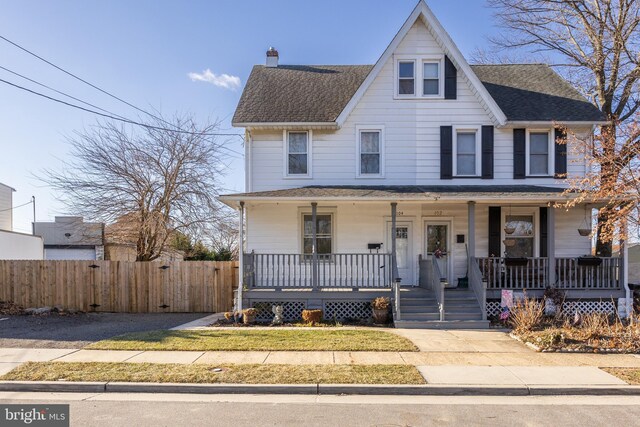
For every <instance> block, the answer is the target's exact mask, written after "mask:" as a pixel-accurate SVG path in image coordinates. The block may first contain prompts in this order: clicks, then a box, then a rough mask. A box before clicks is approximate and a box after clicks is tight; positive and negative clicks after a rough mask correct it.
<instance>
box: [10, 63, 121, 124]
mask: <svg viewBox="0 0 640 427" xmlns="http://www.w3.org/2000/svg"><path fill="white" fill-rule="evenodd" d="M0 69H2V70H5V71H7V72H9V73H11V74H13V75H15V76H18V77H21V78H23V79H25V80H27V81H29V82H31V83H35V84H37V85H38V86H42V87H44V88H46V89H49V90H51V91H53V92H55V93H58V94H60V95H63V96H66V97H67V98H71V99H73V100H74V101H78V102H81V103H83V104H85V105H88V106H90V107H93V108H96V109H98V110H100V111H104V112H105V113H108V114H111V115H113V116H117V117H121V118H123V119H124V117H123V116H121V115H119V114H115V113H112V112H111V111H109V110H105V109H104V108H100V107H98V106H97V105H93V104H91V103H89V102H86V101H83V100H81V99H79V98H76V97H75V96H72V95H69V94H66V93H64V92H62V91H59V90H57V89H54V88H52V87H51V86H47V85H46V84H44V83H40V82H38V81H36V80H33V79H31V78H29V77H27V76H25V75H22V74H20V73H18V72H16V71H13V70H10V69H8V68H6V67H3V66H2V65H0Z"/></svg>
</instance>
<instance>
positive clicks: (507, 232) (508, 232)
mask: <svg viewBox="0 0 640 427" xmlns="http://www.w3.org/2000/svg"><path fill="white" fill-rule="evenodd" d="M504 232H505V233H506V234H513V233H515V232H516V228H515V227H505V228H504Z"/></svg>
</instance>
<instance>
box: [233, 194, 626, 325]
mask: <svg viewBox="0 0 640 427" xmlns="http://www.w3.org/2000/svg"><path fill="white" fill-rule="evenodd" d="M305 189H306V190H307V191H306V192H304V194H305V197H303V196H302V194H296V192H295V191H294V192H292V191H291V190H289V196H288V197H284V195H283V194H281V195H279V196H278V194H277V193H278V191H275V192H268V194H267V195H261V193H253V194H252V193H248V194H245V195H237V196H234V197H237V199H236V200H229V199H226V200H225V199H224V198H223V200H225V202H227V203H228V204H230V205H232V206H234V207H236V208H238V210H239V212H240V216H241V221H240V223H241V224H243V226H242V227H241V230H240V232H241V234H242V235H243V236H244V235H245V233H246V238H244V237H243V241H244V250H243V256H242V259H241V273H240V275H241V278H240V280H241V282H240V283H241V287H240V289H239V291H238V306H239V307H242V306H243V305H244V306H245V307H246V306H247V305H252V304H254V303H255V302H257V301H260V300H264V301H298V302H299V303H300V304H301V305H304V307H305V308H322V309H325V311H327V310H326V308H327V304H328V303H330V302H333V303H334V306H335V303H337V302H338V301H343V302H344V303H345V304H350V305H351V306H354V304H355V305H358V304H360V305H359V306H360V307H364V306H365V305H366V303H368V302H370V301H371V300H372V299H373V298H374V297H375V296H382V295H386V296H390V297H391V298H392V300H393V311H394V316H395V319H396V320H406V319H411V318H412V317H417V318H419V317H420V316H416V314H421V313H420V312H419V311H417V310H416V308H415V306H424V308H425V310H428V311H429V313H427V314H429V316H423V317H426V318H429V319H430V320H436V321H448V320H456V319H458V318H461V317H462V318H464V317H465V316H460V315H459V314H468V315H469V316H467V317H473V318H474V320H475V319H476V317H477V318H478V320H486V318H487V310H486V307H487V304H486V303H487V301H488V300H491V299H496V298H498V299H499V298H500V293H501V291H502V290H503V289H512V290H516V291H518V290H525V289H526V290H527V293H528V294H529V295H531V296H538V295H540V296H541V295H542V293H543V292H544V289H545V288H546V287H549V286H552V287H557V288H559V289H565V290H567V291H568V294H567V296H568V297H569V298H579V299H598V298H605V299H611V298H619V297H625V292H626V291H625V288H626V284H625V282H624V264H623V263H622V261H621V259H619V258H597V259H595V260H593V259H591V258H583V257H585V256H587V255H589V254H591V239H590V238H589V237H588V236H580V235H579V234H578V231H577V228H578V227H579V226H580V224H581V223H582V222H583V221H584V217H585V209H584V208H579V209H572V210H563V209H554V208H551V207H549V206H548V205H549V202H550V201H553V200H560V199H562V197H564V196H561V191H559V190H556V189H549V188H544V189H542V188H538V187H536V189H537V191H535V192H534V191H531V188H527V189H525V188H523V189H521V191H518V192H516V191H504V189H503V191H502V192H499V193H496V192H495V191H484V192H483V191H479V190H480V187H476V188H475V189H474V191H471V190H467V191H464V190H465V189H462V188H458V190H459V191H458V192H456V193H452V192H450V191H447V192H438V193H435V192H427V191H420V192H418V191H416V190H415V189H412V192H411V193H409V192H407V190H406V189H405V188H404V187H403V188H402V189H398V188H394V190H393V191H391V190H381V189H377V190H373V189H372V188H371V187H368V188H367V189H366V190H365V189H362V190H356V189H353V188H350V189H349V195H346V194H345V192H347V189H345V188H340V190H339V191H334V190H331V189H330V188H326V187H323V188H322V191H320V190H319V189H315V188H313V189H312V188H305ZM305 189H294V190H305ZM487 189H488V188H487ZM543 190H544V191H543ZM283 191H284V190H283ZM274 193H276V194H274ZM298 193H299V191H298ZM365 194H366V195H365ZM589 208H590V207H588V208H587V209H589ZM512 228H513V229H514V230H513V231H511V229H512ZM452 288H457V289H458V292H457V293H454V292H452V291H451V289H452ZM412 289H414V290H415V291H414V293H413V294H412V295H411V296H410V291H411V290H412ZM420 290H422V291H420ZM416 292H422V293H421V294H420V295H417V294H416ZM404 295H406V296H407V298H404V297H403V296H404ZM416 295H417V296H416ZM412 299H416V301H412ZM471 299H473V301H470V300H471ZM403 300H406V301H407V303H406V304H403V302H404V301H403ZM448 300H449V304H448ZM458 300H459V301H458ZM470 302H473V303H474V305H475V308H476V309H477V310H478V313H477V314H478V316H476V315H475V313H476V312H475V311H474V315H473V316H470V312H465V310H466V311H469V310H471V308H472V307H471V305H470ZM410 303H411V304H410ZM465 304H466V305H465ZM407 307H412V308H411V309H408V308H407ZM329 311H331V310H329ZM335 311H336V310H333V312H334V313H335ZM343 311H344V310H343ZM461 311H462V313H460V312H461ZM422 314H425V313H422ZM434 317H435V318H434Z"/></svg>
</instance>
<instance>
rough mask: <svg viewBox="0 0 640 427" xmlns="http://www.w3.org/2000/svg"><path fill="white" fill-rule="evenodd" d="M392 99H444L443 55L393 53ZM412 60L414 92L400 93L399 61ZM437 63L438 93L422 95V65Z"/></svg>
mask: <svg viewBox="0 0 640 427" xmlns="http://www.w3.org/2000/svg"><path fill="white" fill-rule="evenodd" d="M394 61H395V62H394V73H393V74H394V75H393V77H394V91H393V98H394V99H444V55H395V56H394ZM409 61H411V62H413V63H414V65H413V69H414V91H413V92H414V94H413V95H401V94H400V90H399V89H400V62H409ZM435 62H437V63H438V83H439V93H438V94H437V95H423V93H424V87H423V86H424V65H423V64H425V63H435Z"/></svg>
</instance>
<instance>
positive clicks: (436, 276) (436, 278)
mask: <svg viewBox="0 0 640 427" xmlns="http://www.w3.org/2000/svg"><path fill="white" fill-rule="evenodd" d="M431 286H432V287H433V292H434V293H435V294H436V300H437V302H438V311H439V312H440V321H441V322H443V321H444V318H445V314H444V286H445V283H444V282H443V281H442V273H441V272H440V266H439V265H438V260H437V258H436V257H435V256H433V255H432V256H431Z"/></svg>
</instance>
